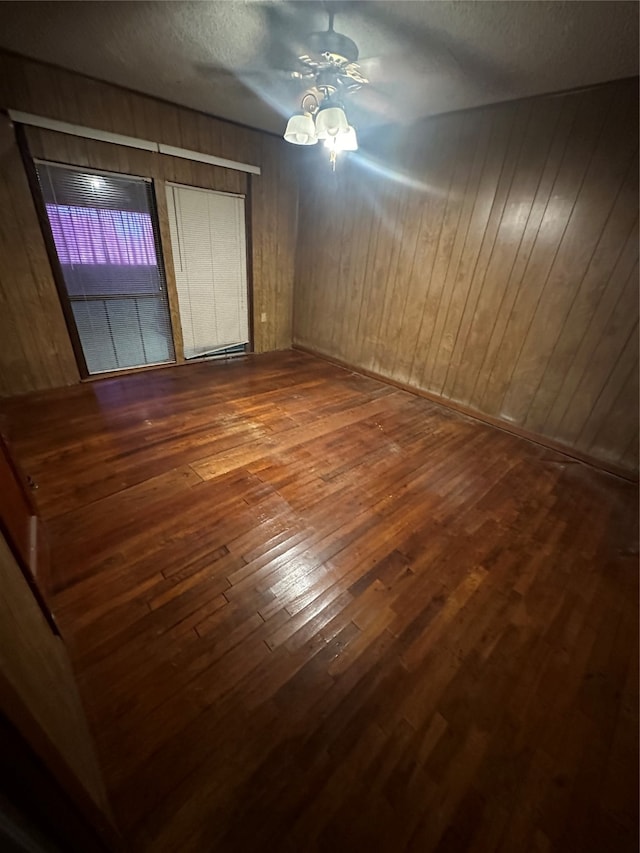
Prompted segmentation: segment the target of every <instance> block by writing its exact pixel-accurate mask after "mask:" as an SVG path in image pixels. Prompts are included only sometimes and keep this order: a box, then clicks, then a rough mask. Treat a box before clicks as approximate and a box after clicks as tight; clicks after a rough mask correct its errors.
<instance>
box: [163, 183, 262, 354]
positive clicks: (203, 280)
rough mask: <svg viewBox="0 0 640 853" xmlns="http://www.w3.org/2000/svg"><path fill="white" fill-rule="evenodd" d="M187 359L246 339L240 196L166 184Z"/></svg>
mask: <svg viewBox="0 0 640 853" xmlns="http://www.w3.org/2000/svg"><path fill="white" fill-rule="evenodd" d="M167 202H168V206H169V223H170V228H171V244H172V248H173V263H174V267H175V273H176V285H177V289H178V302H179V306H180V323H181V325H182V337H183V341H184V355H185V358H195V357H197V356H202V355H207V354H210V353H215V352H217V351H220V350H223V349H226V348H227V347H231V346H237V345H238V344H245V343H248V341H249V318H248V303H247V263H246V242H245V224H244V199H243V198H242V197H240V196H234V195H229V194H227V193H218V192H213V191H211V190H199V189H195V188H193V187H184V186H178V185H175V184H169V185H168V186H167Z"/></svg>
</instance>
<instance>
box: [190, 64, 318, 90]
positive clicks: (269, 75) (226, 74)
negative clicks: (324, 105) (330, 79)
mask: <svg viewBox="0 0 640 853" xmlns="http://www.w3.org/2000/svg"><path fill="white" fill-rule="evenodd" d="M196 68H197V70H198V73H199V74H201V75H202V76H204V77H207V78H208V79H209V80H211V81H212V82H214V83H218V82H219V83H224V84H226V83H229V82H233V80H234V79H235V80H244V81H250V80H256V81H258V80H261V81H264V82H268V81H273V82H278V83H288V82H290V83H295V84H296V85H300V80H301V79H304V78H303V76H302V75H303V74H304V71H303V72H302V73H301V72H298V71H292V70H291V69H290V68H288V69H287V68H222V67H220V66H217V65H207V64H205V63H200V64H198V65H196ZM310 79H313V76H312V75H310Z"/></svg>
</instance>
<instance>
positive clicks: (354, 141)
mask: <svg viewBox="0 0 640 853" xmlns="http://www.w3.org/2000/svg"><path fill="white" fill-rule="evenodd" d="M324 144H325V147H326V148H335V150H336V151H357V150H358V137H357V136H356V129H355V127H351V125H349V127H348V128H347V130H346V133H341V134H339V135H338V136H331V137H329V136H328V137H327V138H326V139H325V140H324Z"/></svg>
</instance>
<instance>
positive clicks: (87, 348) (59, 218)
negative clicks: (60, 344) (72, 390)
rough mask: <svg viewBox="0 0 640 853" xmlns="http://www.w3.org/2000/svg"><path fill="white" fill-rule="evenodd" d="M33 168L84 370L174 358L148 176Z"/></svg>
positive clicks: (98, 370) (44, 166) (50, 166)
mask: <svg viewBox="0 0 640 853" xmlns="http://www.w3.org/2000/svg"><path fill="white" fill-rule="evenodd" d="M36 168H37V172H38V178H39V181H40V186H41V189H42V195H43V198H44V202H45V207H46V211H47V217H48V219H49V226H50V228H51V235H52V237H53V242H54V244H55V249H56V254H57V256H58V261H59V263H60V268H61V270H62V275H63V278H64V287H65V294H64V295H65V296H66V298H67V300H68V303H69V305H70V307H71V312H72V316H73V320H74V322H75V326H76V329H77V332H78V337H79V339H80V343H81V346H82V352H83V355H84V361H85V363H86V366H87V370H88V372H89V373H90V374H96V373H105V372H107V371H110V370H121V369H123V368H128V367H141V366H143V365H147V364H162V363H166V362H172V361H175V355H174V349H173V339H172V335H171V323H170V319H169V308H168V303H167V294H166V283H165V278H164V270H163V269H162V264H161V261H160V252H159V240H158V230H157V225H156V223H155V218H154V215H153V203H152V195H151V184H150V182H149V181H146V180H144V179H142V178H132V177H129V176H125V175H113V174H106V173H101V174H98V173H95V172H91V173H88V172H86V171H83V170H79V169H77V168H69V167H66V166H58V165H54V164H51V163H41V162H40V163H37V164H36Z"/></svg>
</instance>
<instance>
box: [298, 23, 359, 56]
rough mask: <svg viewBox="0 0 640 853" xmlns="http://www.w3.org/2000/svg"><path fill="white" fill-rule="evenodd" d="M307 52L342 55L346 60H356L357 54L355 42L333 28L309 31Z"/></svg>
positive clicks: (320, 54)
mask: <svg viewBox="0 0 640 853" xmlns="http://www.w3.org/2000/svg"><path fill="white" fill-rule="evenodd" d="M308 45H309V52H310V53H315V54H318V55H319V56H324V54H326V53H329V54H336V55H337V56H341V57H344V58H345V59H346V60H347V62H356V61H357V59H358V56H359V53H358V46H357V45H356V43H355V42H354V41H353V40H352V39H350V38H348V37H347V36H344V35H342V33H336V32H335V31H334V30H325V31H324V32H321V33H311V35H310V36H309V41H308Z"/></svg>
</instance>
